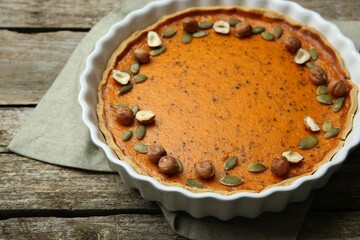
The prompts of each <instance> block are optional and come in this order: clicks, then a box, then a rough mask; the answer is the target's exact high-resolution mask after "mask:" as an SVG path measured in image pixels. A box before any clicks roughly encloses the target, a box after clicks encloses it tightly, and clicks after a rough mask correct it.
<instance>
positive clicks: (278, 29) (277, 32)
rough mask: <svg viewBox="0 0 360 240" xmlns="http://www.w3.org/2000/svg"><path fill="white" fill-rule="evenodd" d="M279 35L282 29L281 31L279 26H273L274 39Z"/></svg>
mask: <svg viewBox="0 0 360 240" xmlns="http://www.w3.org/2000/svg"><path fill="white" fill-rule="evenodd" d="M281 34H282V29H281V27H280V26H275V28H274V34H273V35H274V37H275V38H279V37H280V36H281Z"/></svg>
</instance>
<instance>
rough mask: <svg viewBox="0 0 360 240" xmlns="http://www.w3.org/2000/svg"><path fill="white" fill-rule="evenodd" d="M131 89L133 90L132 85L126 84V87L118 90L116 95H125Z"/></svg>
mask: <svg viewBox="0 0 360 240" xmlns="http://www.w3.org/2000/svg"><path fill="white" fill-rule="evenodd" d="M132 88H133V85H132V84H128V85H125V86H122V87H121V88H120V89H119V91H118V93H119V94H125V93H127V92H129V91H130V90H131V89H132Z"/></svg>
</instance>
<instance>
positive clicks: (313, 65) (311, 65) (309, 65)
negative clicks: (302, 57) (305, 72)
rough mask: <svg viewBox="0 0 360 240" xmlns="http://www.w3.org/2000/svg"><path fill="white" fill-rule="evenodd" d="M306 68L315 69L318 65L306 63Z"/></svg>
mask: <svg viewBox="0 0 360 240" xmlns="http://www.w3.org/2000/svg"><path fill="white" fill-rule="evenodd" d="M306 66H307V67H308V68H313V67H315V66H316V65H315V64H313V63H312V62H307V63H306Z"/></svg>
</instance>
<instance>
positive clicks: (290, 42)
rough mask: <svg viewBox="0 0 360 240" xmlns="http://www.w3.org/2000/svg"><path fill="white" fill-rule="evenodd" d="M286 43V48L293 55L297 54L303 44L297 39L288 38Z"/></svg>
mask: <svg viewBox="0 0 360 240" xmlns="http://www.w3.org/2000/svg"><path fill="white" fill-rule="evenodd" d="M284 42H285V48H286V49H287V50H288V51H289V52H291V53H296V52H297V50H299V49H300V48H301V42H300V40H299V39H298V38H297V37H294V36H288V37H287V38H285V41H284Z"/></svg>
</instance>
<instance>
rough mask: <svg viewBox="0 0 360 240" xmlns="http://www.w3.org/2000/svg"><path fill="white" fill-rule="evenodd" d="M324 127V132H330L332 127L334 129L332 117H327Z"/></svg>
mask: <svg viewBox="0 0 360 240" xmlns="http://www.w3.org/2000/svg"><path fill="white" fill-rule="evenodd" d="M322 129H323V130H324V132H328V131H329V130H330V129H332V122H331V120H330V119H326V120H325V121H324V123H323V125H322Z"/></svg>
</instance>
